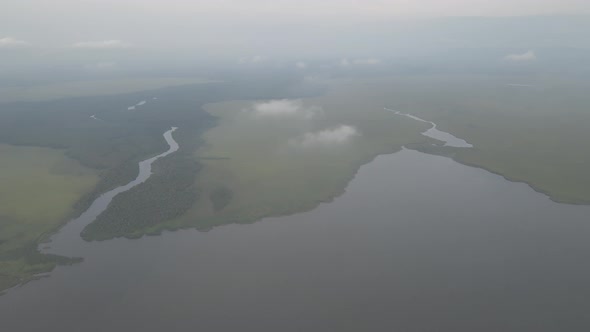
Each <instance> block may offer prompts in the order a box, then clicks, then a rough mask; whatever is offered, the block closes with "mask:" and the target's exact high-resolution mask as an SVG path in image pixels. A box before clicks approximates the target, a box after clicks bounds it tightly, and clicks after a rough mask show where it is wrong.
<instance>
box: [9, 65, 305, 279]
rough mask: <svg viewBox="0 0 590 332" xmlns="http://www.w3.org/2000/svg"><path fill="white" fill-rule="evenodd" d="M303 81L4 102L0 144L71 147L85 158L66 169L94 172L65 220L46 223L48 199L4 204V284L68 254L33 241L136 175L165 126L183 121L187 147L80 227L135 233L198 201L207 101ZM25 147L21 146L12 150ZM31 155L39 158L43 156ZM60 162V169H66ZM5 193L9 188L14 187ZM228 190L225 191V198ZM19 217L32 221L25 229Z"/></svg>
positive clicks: (72, 154)
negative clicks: (14, 208) (43, 205)
mask: <svg viewBox="0 0 590 332" xmlns="http://www.w3.org/2000/svg"><path fill="white" fill-rule="evenodd" d="M271 76H272V75H271ZM300 86H301V84H300V79H299V78H297V77H292V76H280V75H279V76H277V77H275V76H272V77H270V78H269V77H266V78H264V79H261V78H260V77H256V78H250V79H247V78H246V79H236V80H234V81H232V82H214V83H203V84H191V85H184V86H175V87H169V88H161V89H157V90H150V91H142V92H134V93H127V94H121V95H109V96H88V97H78V98H69V99H60V100H53V101H44V102H11V103H0V145H1V144H5V145H6V146H13V147H20V146H22V147H42V148H50V151H53V150H55V151H65V156H66V157H67V158H69V159H71V160H73V161H72V162H75V163H79V165H80V166H76V167H70V169H69V170H67V171H68V172H70V171H73V172H75V175H79V174H78V173H80V172H83V170H85V169H88V170H94V171H92V172H95V173H96V174H97V175H98V181H97V182H96V184H95V185H92V187H91V190H89V191H86V192H81V191H80V189H77V190H78V192H80V193H81V195H79V197H78V198H77V199H76V200H75V203H74V204H73V205H72V206H71V212H70V213H68V214H67V216H65V217H62V218H60V220H47V222H46V223H43V222H42V220H43V217H44V216H43V215H42V213H43V212H42V209H38V210H39V212H38V213H37V212H35V213H37V214H38V215H35V216H31V220H27V219H26V218H25V219H18V220H17V218H12V217H11V216H10V211H2V207H1V206H0V230H2V232H3V233H2V237H1V238H0V290H1V289H5V288H8V287H10V286H12V285H15V284H18V283H21V282H26V281H27V280H30V279H31V278H33V277H34V275H35V274H38V273H40V272H45V271H50V270H51V269H53V268H54V267H55V265H56V264H59V263H70V261H68V260H63V259H61V258H60V259H57V258H56V257H53V256H49V255H41V254H40V253H39V252H38V251H37V249H36V248H37V246H38V244H39V243H40V242H41V241H43V240H45V239H46V238H47V235H48V234H50V233H51V232H54V231H56V230H57V229H58V228H59V227H60V225H62V224H63V223H65V222H67V220H68V219H70V218H73V217H75V216H77V215H79V214H80V213H82V212H83V211H84V210H85V209H86V208H87V207H88V206H89V205H90V204H91V203H92V201H94V199H96V198H97V197H98V196H99V195H100V194H102V193H104V192H106V191H109V190H111V189H113V188H116V187H118V186H120V185H124V184H126V183H128V182H130V181H132V180H133V179H134V178H135V177H136V176H137V174H138V162H139V161H141V160H144V159H147V158H149V157H151V156H154V155H157V154H159V153H161V152H162V151H165V150H166V149H167V148H168V146H167V144H166V142H165V141H164V140H163V139H162V133H163V132H165V131H166V130H168V129H169V128H170V127H172V126H175V127H178V128H179V129H178V130H177V131H176V132H175V134H174V137H175V140H176V141H177V142H178V143H179V144H180V146H181V150H180V151H178V152H177V153H175V154H174V155H171V156H169V157H167V158H164V159H163V160H159V161H158V162H157V163H155V164H154V172H155V174H154V177H153V179H152V178H151V179H149V181H147V182H146V183H144V184H142V185H140V186H139V187H137V188H134V190H133V191H131V192H129V193H128V194H124V195H120V196H119V197H117V198H116V199H115V200H114V201H113V204H112V206H110V207H109V209H107V211H105V212H104V213H103V215H101V216H100V217H99V218H98V220H97V221H96V223H95V224H92V225H91V226H89V227H88V229H86V230H85V232H84V237H85V238H86V239H105V238H111V237H115V236H128V237H132V236H137V235H141V234H144V233H145V232H146V231H148V230H149V228H150V227H151V226H154V225H157V224H158V223H162V222H165V221H167V220H169V219H173V218H176V217H178V216H179V215H180V214H182V213H183V212H184V211H185V210H186V209H188V207H190V205H192V204H193V203H194V202H195V199H196V197H197V195H198V192H199V190H198V188H196V187H195V186H194V178H195V176H196V173H197V172H198V171H199V169H200V167H199V165H198V163H197V162H195V161H194V159H192V160H191V159H190V158H189V157H188V156H189V155H192V154H193V153H194V151H195V150H196V149H197V148H198V147H199V146H200V145H201V144H202V142H203V141H202V139H201V135H202V133H203V132H204V131H205V130H207V129H208V128H211V127H212V126H215V124H216V119H215V118H214V117H213V116H211V115H210V114H208V113H207V112H205V111H204V110H203V109H202V105H204V104H207V103H211V102H217V101H224V100H234V99H259V98H282V97H293V96H299V95H305V94H309V93H310V92H309V91H304V90H302V89H300V88H299V87H300ZM142 101H145V103H141V102H142ZM139 104H141V105H139ZM138 105H139V106H138ZM132 106H135V108H133V107H132ZM19 153H20V152H15V154H16V155H18V154H19ZM27 162H28V161H27ZM32 162H35V163H38V164H39V165H40V167H41V166H42V164H43V162H44V161H43V160H42V159H40V160H35V161H32ZM72 162H69V163H72ZM61 164H67V162H66V161H63V162H61ZM47 167H50V166H49V165H47ZM60 168H64V167H62V166H60ZM9 171H10V170H9ZM58 171H60V172H61V171H63V170H58ZM51 172H54V170H51ZM63 172H64V176H66V175H70V174H66V171H63ZM85 172H89V171H85ZM80 174H82V173H80ZM8 175H10V174H8ZM64 179H66V178H65V177H64ZM87 182H88V181H87ZM11 189H15V188H11ZM21 189H22V190H21ZM56 189H59V188H57V187H44V188H34V187H33V186H30V187H27V188H26V189H25V188H16V189H15V190H16V191H21V192H20V194H21V196H23V197H26V196H27V192H25V191H26V190H32V191H37V192H40V191H42V192H44V193H45V195H48V196H51V195H52V192H53V191H54V190H56ZM5 194H7V195H10V192H9V191H7V192H6V193H5ZM70 195H71V192H70ZM224 195H225V196H227V194H224ZM222 196H223V195H222ZM225 196H224V197H225ZM224 197H220V199H221V200H223V199H227V198H224ZM26 203H27V202H23V208H24V209H25V210H27V209H29V210H31V211H36V210H35V207H34V206H29V207H26ZM30 203H31V204H32V202H30ZM63 204H66V203H65V201H63ZM67 204H69V203H67ZM216 204H217V206H220V205H219V204H221V205H223V203H216ZM132 214H133V215H132ZM33 217H34V218H33ZM33 219H34V222H33V221H32V220H33ZM121 221H124V222H121ZM21 225H26V226H27V227H26V229H23V227H21ZM25 235H26V236H25ZM33 239H34V240H33Z"/></svg>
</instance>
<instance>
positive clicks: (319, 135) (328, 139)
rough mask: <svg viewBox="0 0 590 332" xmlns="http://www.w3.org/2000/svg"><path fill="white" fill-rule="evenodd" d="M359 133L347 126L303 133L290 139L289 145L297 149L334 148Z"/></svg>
mask: <svg viewBox="0 0 590 332" xmlns="http://www.w3.org/2000/svg"><path fill="white" fill-rule="evenodd" d="M359 135H360V133H359V131H358V130H357V129H356V128H355V127H353V126H348V125H340V126H338V127H334V128H328V129H324V130H321V131H317V132H309V133H305V134H304V135H303V136H301V137H298V138H295V139H292V140H291V141H290V144H291V145H293V146H298V147H316V146H334V145H341V144H345V143H347V142H349V141H350V140H351V139H353V138H354V137H356V136H359Z"/></svg>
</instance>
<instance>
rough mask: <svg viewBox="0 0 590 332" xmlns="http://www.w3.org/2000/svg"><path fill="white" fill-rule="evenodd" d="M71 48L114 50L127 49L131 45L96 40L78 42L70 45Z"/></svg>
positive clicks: (119, 41)
mask: <svg viewBox="0 0 590 332" xmlns="http://www.w3.org/2000/svg"><path fill="white" fill-rule="evenodd" d="M72 47H73V48H88V49H115V48H128V47H131V45H129V44H127V43H125V42H123V41H121V40H118V39H110V40H97V41H86V42H79V43H75V44H73V45H72Z"/></svg>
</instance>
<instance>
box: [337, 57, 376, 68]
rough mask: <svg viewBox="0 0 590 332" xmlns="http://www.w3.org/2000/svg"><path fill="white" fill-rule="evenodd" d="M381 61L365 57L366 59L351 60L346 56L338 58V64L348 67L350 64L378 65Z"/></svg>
mask: <svg viewBox="0 0 590 332" xmlns="http://www.w3.org/2000/svg"><path fill="white" fill-rule="evenodd" d="M380 63H381V60H380V59H376V58H366V59H353V60H348V59H347V58H344V59H341V60H340V63H339V64H340V66H342V67H348V66H351V65H369V66H370V65H378V64H380Z"/></svg>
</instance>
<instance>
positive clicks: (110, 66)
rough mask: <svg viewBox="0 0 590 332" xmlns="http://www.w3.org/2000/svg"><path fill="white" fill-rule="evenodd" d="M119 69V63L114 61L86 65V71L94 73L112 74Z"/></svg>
mask: <svg viewBox="0 0 590 332" xmlns="http://www.w3.org/2000/svg"><path fill="white" fill-rule="evenodd" d="M115 69H117V63H116V62H112V61H105V62H98V63H93V64H89V65H86V70H88V71H92V72H110V71H113V70H115Z"/></svg>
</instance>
